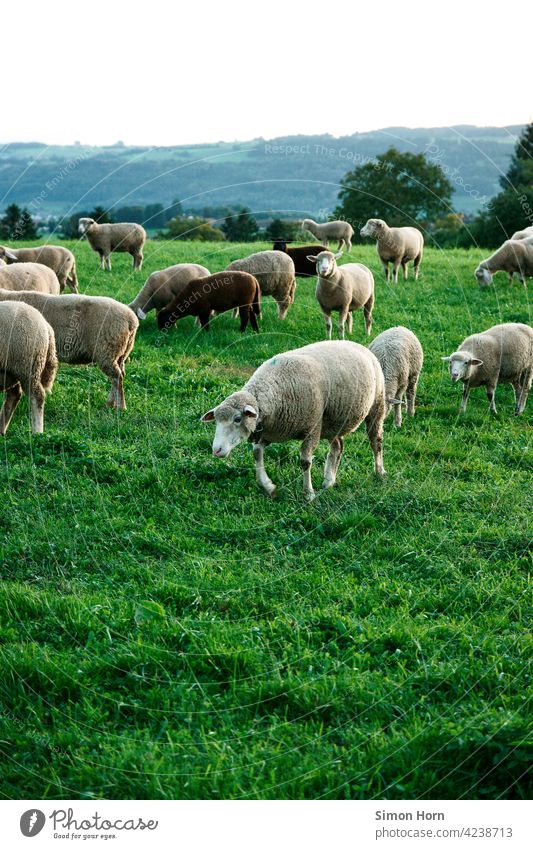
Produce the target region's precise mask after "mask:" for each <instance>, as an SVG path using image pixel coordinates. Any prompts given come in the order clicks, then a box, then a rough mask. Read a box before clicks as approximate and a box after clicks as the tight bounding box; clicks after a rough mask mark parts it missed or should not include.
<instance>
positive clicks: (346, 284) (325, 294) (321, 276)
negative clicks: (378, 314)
mask: <svg viewBox="0 0 533 849" xmlns="http://www.w3.org/2000/svg"><path fill="white" fill-rule="evenodd" d="M341 254H342V251H339V252H338V253H336V254H333V253H331V251H321V252H320V253H319V254H318V255H317V256H308V257H307V259H308V260H309V262H315V264H316V273H317V275H318V280H317V285H316V297H317V300H318V303H319V304H320V308H321V310H322V312H323V314H324V318H325V319H326V335H327V338H328V339H331V313H332V312H333V311H335V312H338V313H339V334H340V337H341V339H344V324H345V322H346V319H348V333H351V332H352V323H353V316H352V312H353V310H360V309H361V307H362V308H363V315H364V317H365V327H366V332H367V335H368V336H369V335H370V331H371V330H372V310H373V309H374V276H373V274H372V272H371V271H370V269H369V268H367V267H366V265H361V263H359V262H350V263H347V264H346V265H342V266H341V267H340V268H339V267H338V265H337V262H336V260H337V259H338V258H339V257H340V256H341Z"/></svg>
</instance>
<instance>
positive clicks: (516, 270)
mask: <svg viewBox="0 0 533 849" xmlns="http://www.w3.org/2000/svg"><path fill="white" fill-rule="evenodd" d="M497 271H506V272H507V273H508V275H509V283H512V282H513V275H514V274H518V276H519V278H520V281H521V283H522V284H523V285H524V286H525V285H526V277H533V244H532V243H531V242H530V241H529V239H528V238H526V239H522V240H519V239H517V240H513V239H508V240H507V241H506V242H504V243H503V245H500V247H499V248H498V249H497V250H496V251H494V253H493V254H491V255H490V256H489V257H488V259H484V260H483V261H482V262H480V263H479V265H478V267H477V268H476V270H475V272H474V275H475V278H476V280H477V282H478V283H479V285H480V286H481V287H484V286H489V285H490V284H491V283H492V275H493V274H496V272H497Z"/></svg>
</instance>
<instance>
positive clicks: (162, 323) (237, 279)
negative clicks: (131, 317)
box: [157, 271, 261, 333]
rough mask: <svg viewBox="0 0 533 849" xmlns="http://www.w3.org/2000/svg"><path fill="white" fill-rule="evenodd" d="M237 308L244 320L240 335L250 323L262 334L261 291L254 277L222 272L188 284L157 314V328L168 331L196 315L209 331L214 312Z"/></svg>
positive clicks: (242, 273) (244, 272)
mask: <svg viewBox="0 0 533 849" xmlns="http://www.w3.org/2000/svg"><path fill="white" fill-rule="evenodd" d="M235 308H237V309H238V310H239V315H240V318H241V333H244V331H245V330H246V326H247V324H248V320H250V323H251V325H252V327H253V329H254V330H255V331H258V330H259V327H258V325H257V318H256V316H259V315H260V314H261V290H260V288H259V283H258V282H257V280H256V279H255V277H254V276H253V275H252V274H248V273H247V272H246V271H219V272H218V274H211V275H209V277H198V278H197V279H196V280H191V281H190V282H189V283H187V285H186V286H185V288H184V289H183V291H182V292H181V294H179V295H176V297H175V298H174V300H173V301H171V302H170V304H169V305H168V306H167V307H165V309H162V310H160V311H159V312H158V314H157V325H158V327H159V329H160V330H163V331H167V330H168V329H169V328H170V327H172V325H173V324H175V322H176V321H177V320H178V319H179V318H185V316H187V315H194V316H197V317H198V318H199V319H200V326H201V327H203V329H204V330H209V319H210V318H211V313H212V311H214V312H226V311H227V310H233V309H235Z"/></svg>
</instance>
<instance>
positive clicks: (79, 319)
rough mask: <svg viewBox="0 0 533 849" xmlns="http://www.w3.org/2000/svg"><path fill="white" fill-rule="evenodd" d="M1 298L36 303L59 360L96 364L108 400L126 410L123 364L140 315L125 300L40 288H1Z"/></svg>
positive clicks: (130, 348) (117, 407)
mask: <svg viewBox="0 0 533 849" xmlns="http://www.w3.org/2000/svg"><path fill="white" fill-rule="evenodd" d="M0 301H23V302H24V303H27V304H30V306H32V307H35V309H37V310H38V311H39V312H40V313H41V314H42V315H43V316H44V317H45V318H46V320H47V321H48V323H49V324H50V325H51V327H52V328H53V330H54V333H55V338H56V346H57V356H58V359H59V361H60V362H62V363H71V364H72V365H90V364H94V365H97V366H98V367H99V368H100V369H101V371H103V373H104V374H105V375H106V376H107V377H109V378H110V380H111V391H110V393H109V396H108V399H107V404H108V406H110V407H114V408H116V409H117V410H125V409H126V402H125V400H124V387H123V380H124V375H125V364H126V360H127V359H128V357H129V355H130V353H131V351H132V348H133V345H134V342H135V334H136V333H137V328H138V327H139V319H138V318H137V316H136V315H134V313H133V312H132V311H131V310H130V308H129V307H127V306H126V304H120V303H119V302H118V301H115V300H113V298H105V297H101V296H92V295H69V296H68V298H67V297H64V298H61V297H59V296H57V295H43V294H41V293H40V292H8V291H6V290H0Z"/></svg>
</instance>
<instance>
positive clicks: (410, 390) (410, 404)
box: [407, 377, 418, 416]
mask: <svg viewBox="0 0 533 849" xmlns="http://www.w3.org/2000/svg"><path fill="white" fill-rule="evenodd" d="M417 385H418V377H410V378H409V381H408V383H407V415H408V416H414V414H415V398H416V387H417Z"/></svg>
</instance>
